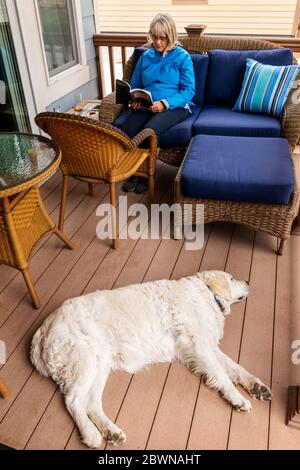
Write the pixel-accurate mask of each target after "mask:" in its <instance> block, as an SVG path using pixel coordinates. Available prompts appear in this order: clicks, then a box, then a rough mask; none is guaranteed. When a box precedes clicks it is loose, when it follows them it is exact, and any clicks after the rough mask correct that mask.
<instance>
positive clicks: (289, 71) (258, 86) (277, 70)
mask: <svg viewBox="0 0 300 470" xmlns="http://www.w3.org/2000/svg"><path fill="white" fill-rule="evenodd" d="M299 71H300V65H286V66H274V65H264V64H261V63H259V62H257V61H256V60H253V59H247V63H246V73H245V76H244V81H243V85H242V89H241V91H240V95H239V97H238V99H237V101H236V103H235V105H234V107H233V111H245V112H250V113H265V114H271V115H273V116H276V117H280V116H281V113H282V110H283V107H284V104H285V102H286V100H287V97H288V94H289V92H290V90H291V88H292V86H293V83H294V80H295V78H296V76H297V74H298V72H299Z"/></svg>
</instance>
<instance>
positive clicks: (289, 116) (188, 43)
mask: <svg viewBox="0 0 300 470" xmlns="http://www.w3.org/2000/svg"><path fill="white" fill-rule="evenodd" d="M181 44H182V45H183V47H184V48H185V49H186V50H188V51H189V52H191V53H206V52H208V51H210V50H212V49H226V50H251V49H277V48H278V47H279V46H278V44H274V43H271V42H269V41H263V40H258V39H250V38H239V37H230V36H228V37H222V36H219V37H209V36H205V35H204V36H202V37H200V38H198V39H192V38H184V39H182V40H181ZM293 62H294V63H297V61H296V59H295V58H294V61H293ZM132 70H133V56H131V57H130V59H129V60H128V61H127V63H126V67H125V70H124V77H123V78H124V80H126V81H128V82H129V81H130V79H131V75H132ZM297 78H298V79H300V73H299V75H298V77H297ZM122 109H123V106H122V105H117V104H116V99H115V92H114V93H111V94H110V95H108V96H106V97H105V98H104V99H103V100H102V102H101V106H100V115H99V119H100V120H101V121H103V122H107V123H112V122H114V120H115V119H116V118H117V116H118V115H119V114H120V113H121V111H122ZM282 137H285V138H286V139H287V140H288V141H289V144H290V147H291V149H292V150H293V149H294V148H295V146H296V145H297V143H298V141H299V137H300V103H299V104H297V105H295V104H292V103H290V102H289V101H288V102H287V104H286V106H285V109H284V115H283V119H282ZM185 152H186V147H173V148H168V149H160V152H159V156H158V158H159V159H160V160H162V161H163V162H165V163H169V164H171V165H175V166H180V164H181V162H182V160H183V157H184V155H185Z"/></svg>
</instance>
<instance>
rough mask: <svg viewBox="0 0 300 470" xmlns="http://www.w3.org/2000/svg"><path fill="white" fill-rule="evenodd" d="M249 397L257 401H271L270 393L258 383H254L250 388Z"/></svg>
mask: <svg viewBox="0 0 300 470" xmlns="http://www.w3.org/2000/svg"><path fill="white" fill-rule="evenodd" d="M250 395H251V396H252V397H253V398H256V399H257V400H264V401H269V400H271V399H272V391H271V389H270V388H269V387H267V386H266V385H265V384H263V383H262V382H260V381H257V382H255V383H254V384H253V385H252V386H251V388H250Z"/></svg>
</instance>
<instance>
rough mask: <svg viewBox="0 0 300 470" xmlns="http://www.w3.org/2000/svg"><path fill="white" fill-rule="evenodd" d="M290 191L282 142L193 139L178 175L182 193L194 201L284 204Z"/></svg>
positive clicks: (288, 161) (288, 162)
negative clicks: (180, 176) (180, 174)
mask: <svg viewBox="0 0 300 470" xmlns="http://www.w3.org/2000/svg"><path fill="white" fill-rule="evenodd" d="M293 188H294V178H293V169H292V161H291V157H290V153H289V146H288V142H287V140H286V139H280V138H266V137H257V138H253V137H229V136H225V137H224V136H209V135H198V136H196V137H194V139H193V141H192V144H191V146H190V148H189V151H188V156H187V158H186V160H185V163H184V167H183V172H182V194H183V195H184V196H188V197H193V198H197V199H216V200H225V201H247V202H259V203H270V204H288V202H289V199H290V196H291V194H292V191H293Z"/></svg>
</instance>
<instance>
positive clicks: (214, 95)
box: [205, 48, 293, 107]
mask: <svg viewBox="0 0 300 470" xmlns="http://www.w3.org/2000/svg"><path fill="white" fill-rule="evenodd" d="M208 54H209V67H208V75H207V80H206V90H205V103H208V104H227V105H228V106H230V107H232V106H233V105H234V103H235V102H236V100H237V98H238V96H239V93H240V90H241V88H242V83H243V78H244V75H245V71H246V59H247V58H249V59H254V60H256V61H257V62H260V63H262V64H268V65H290V64H291V63H292V58H293V55H292V51H291V50H290V49H286V48H282V49H270V50H250V51H226V50H223V49H214V50H212V51H210V52H209V53H208Z"/></svg>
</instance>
